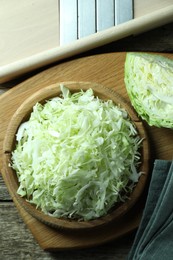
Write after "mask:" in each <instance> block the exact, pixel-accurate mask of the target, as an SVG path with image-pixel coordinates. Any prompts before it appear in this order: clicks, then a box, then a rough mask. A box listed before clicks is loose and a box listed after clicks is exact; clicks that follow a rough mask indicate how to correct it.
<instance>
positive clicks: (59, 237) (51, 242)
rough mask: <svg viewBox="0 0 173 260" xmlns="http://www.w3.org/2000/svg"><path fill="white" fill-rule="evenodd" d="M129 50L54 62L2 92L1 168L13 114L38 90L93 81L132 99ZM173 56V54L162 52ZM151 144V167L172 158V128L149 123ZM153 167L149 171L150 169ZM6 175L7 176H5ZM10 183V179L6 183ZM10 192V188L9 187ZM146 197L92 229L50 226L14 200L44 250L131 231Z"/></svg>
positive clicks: (88, 243)
mask: <svg viewBox="0 0 173 260" xmlns="http://www.w3.org/2000/svg"><path fill="white" fill-rule="evenodd" d="M125 55H126V53H110V54H101V55H95V56H89V57H84V58H78V59H74V60H71V61H66V62H63V63H61V64H58V65H55V66H53V67H51V68H49V69H47V70H44V71H43V72H41V73H39V74H37V75H35V76H33V77H31V78H29V79H27V80H26V81H24V82H22V83H21V84H19V85H18V86H16V87H14V88H12V89H11V90H9V91H8V92H6V93H5V94H3V95H2V96H0V128H1V131H0V169H1V172H3V168H2V153H3V151H2V146H3V140H4V135H5V133H6V129H7V126H8V122H9V121H10V119H11V117H12V115H13V114H14V112H15V111H16V109H17V107H18V106H19V105H20V104H21V103H22V102H23V101H24V100H25V99H26V98H28V97H29V96H30V95H31V94H33V93H34V92H35V91H37V90H39V89H41V88H43V87H44V86H48V85H51V84H54V83H56V82H61V81H90V82H96V83H100V84H103V85H105V86H106V87H108V88H111V89H114V90H115V91H116V92H117V93H119V94H120V95H122V96H123V97H124V98H125V99H126V100H127V102H129V99H128V95H127V93H126V89H125V86H124V61H125ZM162 55H164V56H166V57H169V58H173V54H162ZM145 125H146V129H147V131H148V135H149V139H150V144H151V161H150V162H151V170H152V165H153V160H154V159H167V160H168V159H169V160H171V159H172V155H173V145H172V144H173V131H172V130H170V129H164V128H156V127H149V126H148V125H147V124H145ZM151 170H150V171H151ZM4 179H5V178H4ZM6 185H7V187H8V183H6ZM9 192H10V191H9ZM145 196H146V194H144V198H141V200H140V201H139V202H138V203H137V204H136V205H135V206H134V207H133V208H132V209H131V211H130V212H129V213H128V214H127V215H125V216H124V217H123V218H121V219H120V220H119V221H118V222H116V223H111V225H108V226H106V227H102V228H99V229H97V230H95V231H94V232H93V231H91V230H90V231H83V232H72V231H71V232H67V231H64V230H56V229H53V228H50V227H48V226H46V225H44V224H42V223H40V222H39V221H37V220H36V219H34V218H33V217H32V216H30V215H29V214H28V213H27V212H26V211H25V210H24V209H22V208H21V207H20V205H19V204H18V202H17V201H16V200H15V199H14V198H13V199H14V202H15V204H16V206H17V208H18V210H19V212H20V214H21V216H22V218H23V220H24V221H25V223H26V224H27V226H28V228H29V229H30V230H31V232H32V234H33V235H34V237H35V238H36V240H37V241H38V243H39V244H40V246H41V247H42V248H43V249H45V250H55V249H72V248H83V247H89V246H96V245H99V244H102V243H105V242H108V241H111V240H113V239H117V238H119V237H121V236H122V235H125V234H128V233H129V232H130V231H132V230H134V229H135V228H137V226H138V225H139V222H140V218H141V213H142V208H143V206H144V199H145Z"/></svg>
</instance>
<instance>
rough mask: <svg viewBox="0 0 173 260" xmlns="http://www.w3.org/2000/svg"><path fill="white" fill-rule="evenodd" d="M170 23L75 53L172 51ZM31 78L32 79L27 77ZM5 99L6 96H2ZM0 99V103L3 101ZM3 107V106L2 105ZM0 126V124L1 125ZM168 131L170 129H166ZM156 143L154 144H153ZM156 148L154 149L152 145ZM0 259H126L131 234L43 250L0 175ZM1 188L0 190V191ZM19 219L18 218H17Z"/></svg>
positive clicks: (1, 86) (0, 86)
mask: <svg viewBox="0 0 173 260" xmlns="http://www.w3.org/2000/svg"><path fill="white" fill-rule="evenodd" d="M172 29H173V23H170V24H168V25H165V26H162V27H160V28H158V29H154V30H151V31H149V32H146V33H143V34H141V35H136V36H135V37H127V38H125V39H123V40H119V41H117V42H112V43H110V44H106V45H104V46H102V47H100V48H96V49H93V50H91V51H88V52H85V53H83V54H82V55H78V56H75V57H74V58H75V59H77V58H78V57H82V56H83V57H84V56H85V57H86V56H89V55H95V54H100V53H111V52H116V51H158V52H173V30H172ZM39 71H42V69H40V70H39ZM37 73H38V70H37V71H34V72H32V73H30V74H27V75H25V76H23V77H20V78H19V79H17V80H13V81H11V82H8V83H4V84H0V90H2V92H3V93H4V92H5V91H7V90H10V89H11V88H12V87H14V86H15V85H17V84H20V83H22V82H24V81H25V80H27V79H28V78H30V77H31V76H33V75H36V74H37ZM30 82H32V81H30ZM4 103H5V100H4ZM4 103H3V104H4ZM2 108H3V106H2ZM0 129H1V125H0ZM168 132H169V131H168ZM154 147H155V145H154ZM154 150H155V149H154ZM0 180H1V181H0V195H2V196H1V199H0V248H1V250H0V259H4V260H11V259H14V260H21V259H26V260H28V259H29V260H31V259H33V260H35V259H43V260H52V259H53V260H54V259H60V260H61V259H62V260H66V259H68V260H79V259H80V260H90V259H98V260H101V259H104V260H112V259H115V260H125V259H126V257H127V255H128V252H129V250H130V248H131V245H132V242H133V239H134V236H131V235H130V234H128V235H127V236H126V237H125V238H123V239H118V240H116V241H114V242H112V243H108V244H107V245H101V246H99V247H94V248H90V249H82V250H79V249H78V250H74V251H70V252H69V251H66V250H65V251H62V252H56V253H48V252H44V251H43V250H42V249H41V248H40V246H39V245H38V243H37V242H36V240H35V239H34V238H33V236H32V234H31V232H30V231H29V230H28V229H27V227H26V226H25V224H24V223H23V219H22V218H21V217H20V215H19V213H18V211H17V209H16V207H15V206H14V204H13V202H8V203H6V202H5V201H6V200H10V198H11V197H10V196H9V194H8V191H7V189H6V186H5V184H4V182H3V180H2V179H1V176H0ZM2 190H3V192H2V193H1V191H2ZM19 219H20V220H19Z"/></svg>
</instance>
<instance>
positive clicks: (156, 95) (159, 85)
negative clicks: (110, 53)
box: [125, 53, 173, 128]
mask: <svg viewBox="0 0 173 260" xmlns="http://www.w3.org/2000/svg"><path fill="white" fill-rule="evenodd" d="M125 84H126V88H127V92H128V95H129V98H130V100H131V103H132V105H133V106H134V108H135V110H136V111H137V113H138V114H139V115H140V116H141V117H142V119H144V120H146V121H147V123H148V124H149V125H151V126H157V127H167V128H173V60H170V59H168V58H165V57H163V56H160V55H154V54H147V53H127V56H126V61H125Z"/></svg>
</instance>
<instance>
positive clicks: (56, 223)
mask: <svg viewBox="0 0 173 260" xmlns="http://www.w3.org/2000/svg"><path fill="white" fill-rule="evenodd" d="M60 85H64V86H66V87H67V88H69V90H70V91H71V92H72V93H73V92H78V91H80V90H81V89H82V90H84V91H86V90H87V89H88V88H92V89H93V92H94V95H95V96H98V97H99V98H101V99H103V100H108V99H111V100H113V102H114V103H115V104H117V105H120V107H122V108H124V109H125V110H126V111H127V113H128V115H129V117H130V119H131V120H132V121H133V123H134V124H135V126H136V128H137V131H138V134H139V135H140V137H141V138H143V143H142V152H141V154H142V159H143V161H142V163H141V166H140V171H141V172H145V174H142V175H141V176H140V181H139V182H138V183H137V184H136V187H135V188H134V190H133V191H132V193H131V194H130V199H129V200H127V201H125V202H124V203H122V204H121V205H120V206H118V207H117V208H116V209H115V210H114V211H111V213H108V214H106V215H105V216H102V217H100V218H97V219H93V220H89V221H77V220H71V219H62V218H55V217H52V216H49V215H46V214H45V213H43V212H42V211H40V210H38V209H36V206H35V205H32V204H31V203H29V202H27V201H26V200H25V198H23V197H21V196H20V195H18V194H17V188H18V186H17V176H16V173H15V171H14V170H13V169H12V168H10V167H9V161H10V157H11V152H12V151H13V147H14V141H15V134H16V132H17V129H18V127H19V125H20V124H21V123H22V122H24V121H25V120H26V118H28V117H29V115H30V113H31V111H32V109H33V106H34V105H35V104H36V103H37V102H45V100H49V99H50V98H53V97H56V96H59V94H60V93H61V90H60ZM149 157H150V156H149V141H148V135H147V132H146V129H145V127H144V125H143V122H142V121H140V120H139V118H138V116H137V114H136V112H135V111H134V109H133V108H132V106H131V105H130V103H129V102H128V101H127V100H126V99H124V98H123V97H122V96H121V95H119V94H118V93H117V92H116V91H114V90H113V89H111V88H108V87H106V86H104V85H102V84H100V83H95V82H84V81H79V82H75V81H65V82H58V83H55V84H52V85H48V86H46V87H43V88H41V89H40V90H38V91H36V92H35V93H33V94H32V95H31V96H29V97H28V98H27V99H26V100H25V101H24V102H23V103H22V104H21V105H20V106H19V107H18V109H17V110H16V111H15V113H14V114H13V116H12V117H11V120H10V122H9V124H8V127H7V131H6V135H5V138H4V142H3V171H4V173H5V175H6V179H7V181H8V187H7V188H8V189H9V191H10V194H11V196H12V198H15V199H17V201H18V203H19V204H20V205H21V207H22V208H24V209H25V210H26V211H27V212H28V213H29V214H30V215H31V216H33V217H34V218H36V219H37V220H39V221H41V222H42V223H44V224H46V225H49V226H51V227H54V228H63V229H76V230H80V229H82V230H83V229H90V228H95V227H100V226H103V225H106V224H108V223H110V222H112V221H116V220H117V219H119V218H120V217H122V216H123V215H125V214H126V213H127V212H128V211H129V210H130V209H131V208H132V207H133V206H134V205H135V204H136V202H137V201H138V200H139V198H140V197H141V195H142V193H143V191H144V188H145V186H146V183H147V179H148V175H149Z"/></svg>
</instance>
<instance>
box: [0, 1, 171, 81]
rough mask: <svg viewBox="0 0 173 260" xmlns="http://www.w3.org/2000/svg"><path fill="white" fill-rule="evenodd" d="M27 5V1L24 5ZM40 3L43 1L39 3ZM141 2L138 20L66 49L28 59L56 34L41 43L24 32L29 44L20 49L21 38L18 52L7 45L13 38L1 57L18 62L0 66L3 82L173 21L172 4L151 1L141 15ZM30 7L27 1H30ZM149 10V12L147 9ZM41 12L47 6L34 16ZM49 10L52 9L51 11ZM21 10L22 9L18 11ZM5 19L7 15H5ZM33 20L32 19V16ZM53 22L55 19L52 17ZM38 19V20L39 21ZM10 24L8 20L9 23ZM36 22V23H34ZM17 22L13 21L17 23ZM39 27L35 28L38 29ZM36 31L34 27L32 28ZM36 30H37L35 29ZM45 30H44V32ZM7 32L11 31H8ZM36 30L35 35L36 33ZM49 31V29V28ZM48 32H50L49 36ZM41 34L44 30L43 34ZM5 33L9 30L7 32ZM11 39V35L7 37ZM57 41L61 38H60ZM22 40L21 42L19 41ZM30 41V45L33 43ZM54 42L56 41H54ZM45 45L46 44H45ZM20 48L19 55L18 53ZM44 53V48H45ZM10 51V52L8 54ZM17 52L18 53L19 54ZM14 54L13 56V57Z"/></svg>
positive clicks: (42, 52)
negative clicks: (37, 47) (11, 58)
mask: <svg viewBox="0 0 173 260" xmlns="http://www.w3.org/2000/svg"><path fill="white" fill-rule="evenodd" d="M25 2H26V1H25ZM39 2H40V1H39ZM141 2H143V1H142V0H141V1H139V0H138V1H135V3H134V9H135V10H136V8H135V5H136V3H139V5H138V11H137V14H138V15H137V18H135V19H132V20H130V21H128V22H126V23H122V24H119V25H118V26H113V27H110V28H108V29H106V30H103V31H100V32H97V33H94V34H91V35H89V36H87V37H84V38H82V39H79V40H76V41H72V42H71V43H69V44H67V45H63V46H59V45H58V44H57V46H53V47H52V48H51V47H49V48H48V49H46V50H45V51H36V53H35V54H33V55H31V54H30V55H29V53H30V52H33V51H34V47H33V48H31V50H30V48H28V46H30V45H31V46H32V45H33V44H36V45H38V42H39V43H40V44H39V45H38V46H39V47H40V46H42V44H43V43H44V41H45V38H46V39H51V36H52V35H53V36H54V35H55V34H56V32H54V30H53V33H52V34H51V35H50V36H49V37H45V38H44V40H41V39H42V38H41V39H40V40H39V39H38V38H37V37H36V40H35V39H30V34H31V33H29V32H28V30H27V29H26V31H27V32H25V30H24V31H23V34H24V35H25V36H26V37H24V39H25V38H26V39H27V37H28V36H29V41H28V42H27V41H26V42H24V44H23V46H20V44H21V42H22V39H23V38H22V39H21V37H19V42H18V44H17V46H16V48H15V50H14V49H13V48H12V47H11V48H8V43H13V38H12V39H11V38H10V39H8V41H7V46H6V44H4V46H3V48H2V50H1V51H2V53H7V57H6V58H5V60H8V59H9V57H12V56H15V58H14V59H13V60H12V61H10V62H8V63H7V64H5V65H3V64H2V66H0V82H5V81H8V80H11V79H13V78H15V77H18V76H19V75H22V74H24V73H27V72H29V71H32V70H34V69H36V68H40V67H42V66H45V65H48V64H51V63H53V62H56V61H61V60H64V59H66V58H69V57H72V56H74V55H77V54H79V53H83V52H85V51H87V50H91V49H93V48H96V47H99V46H103V45H105V44H107V43H110V42H113V41H117V40H120V39H123V38H125V37H127V36H131V35H135V34H139V33H143V32H145V31H148V30H151V29H153V28H157V27H159V26H162V25H164V24H167V23H170V22H172V21H173V15H172V14H173V3H172V1H171V0H165V1H155V0H151V1H147V3H146V2H145V4H144V7H145V8H141V9H140V12H139V8H140V4H141ZM27 3H28V1H27ZM51 4H52V7H51V6H49V7H50V8H51V9H53V11H54V10H55V9H56V5H57V1H55V0H51ZM146 7H148V8H146ZM40 9H41V10H42V9H43V11H44V5H43V4H42V3H41V4H40V8H39V7H37V9H36V10H35V9H34V13H35V12H36V13H37V12H38V13H39V12H40ZM48 9H49V8H48ZM19 10H20V9H19ZM143 10H145V11H144V15H143V13H142V12H143ZM25 13H27V11H26V10H25ZM5 15H6V14H5ZM16 16H17V17H20V16H21V15H20V14H19V15H18V13H17V14H16ZM30 17H31V15H30ZM50 17H51V18H52V17H53V15H52V16H50ZM37 19H38V17H37ZM37 19H36V21H37V23H38V21H40V19H38V20H37ZM46 19H47V15H45V19H41V21H43V22H44V20H46ZM7 20H9V19H7ZM33 20H34V19H33ZM49 20H50V19H49V17H48V19H47V21H48V22H47V23H46V24H45V26H44V28H45V27H46V25H47V24H49ZM15 21H16V19H15V20H14V23H15ZM25 22H26V21H25V20H24V21H22V20H21V22H20V23H18V27H19V30H20V29H21V28H20V26H19V25H20V24H22V25H23V23H24V24H25ZM37 23H36V25H37ZM31 26H33V24H32V23H31ZM33 28H34V30H35V27H34V26H33ZM36 28H37V26H36ZM44 28H43V30H44ZM51 28H52V27H51ZM7 29H8V28H7ZM34 30H33V31H34ZM49 30H50V28H49ZM49 30H48V32H49ZM40 31H42V30H40ZM5 32H6V30H5ZM46 33H47V31H45V34H46ZM8 35H11V34H8ZM37 35H39V32H38V33H36V36H37ZM57 38H58V36H57ZM20 39H21V40H20ZM15 40H17V41H18V37H17V36H16V37H15ZM30 40H31V43H30ZM52 42H54V41H52ZM43 45H44V44H43ZM18 46H20V52H19V51H18ZM23 49H24V50H25V51H24V53H25V55H24V57H23V58H20V53H22V50H23ZM43 49H44V48H43ZM7 50H8V51H7ZM16 50H17V52H16ZM10 51H11V54H10Z"/></svg>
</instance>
